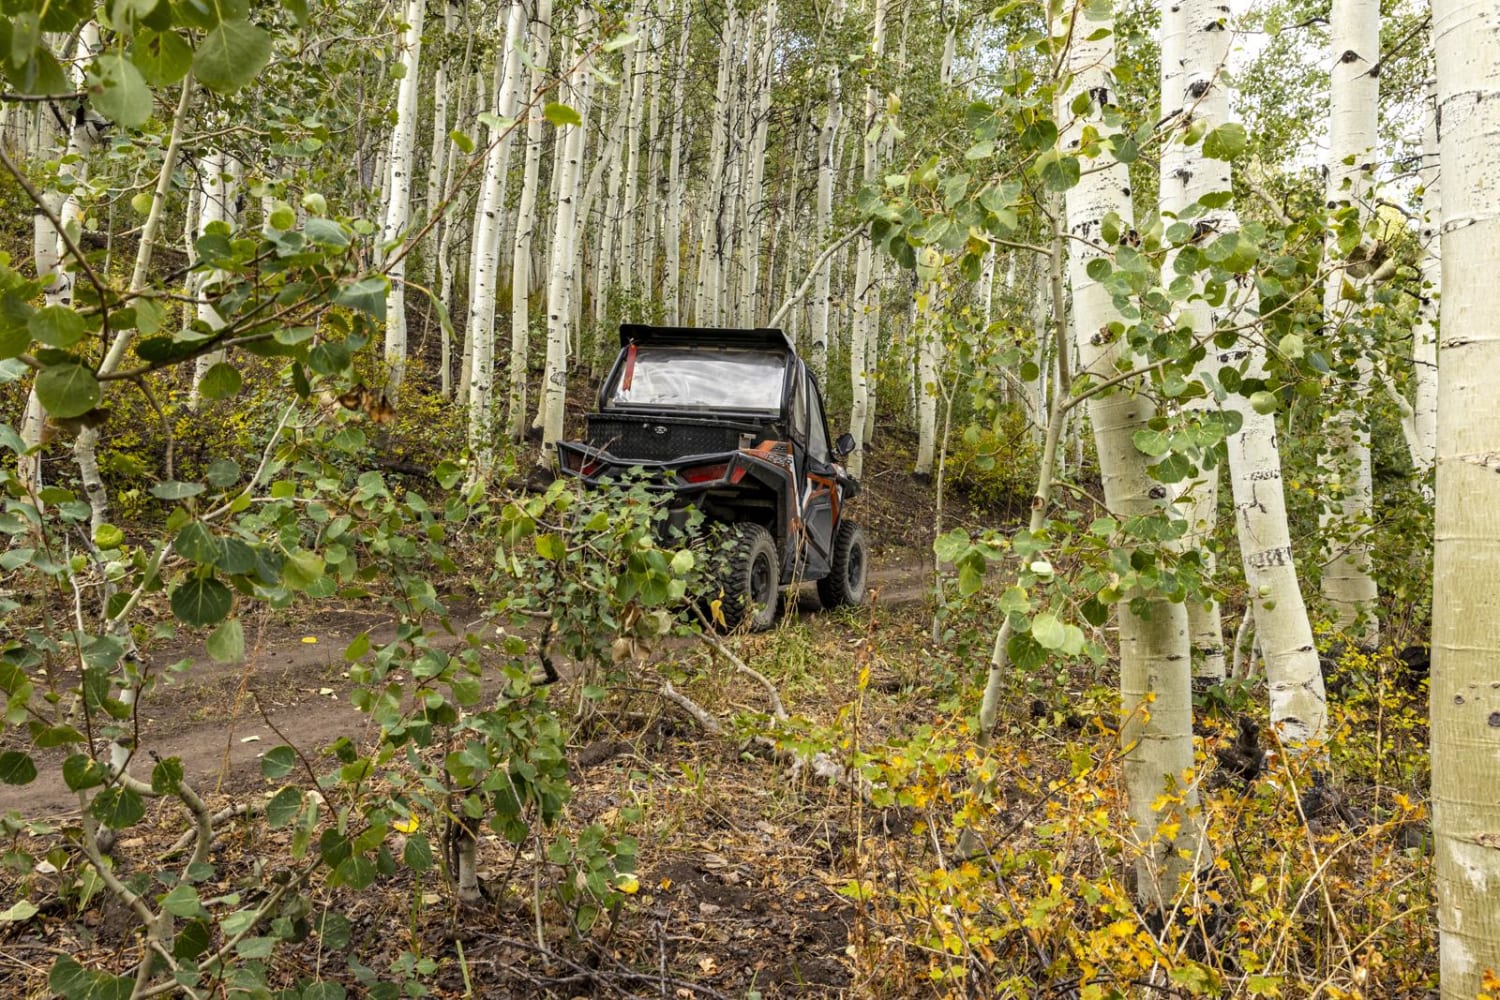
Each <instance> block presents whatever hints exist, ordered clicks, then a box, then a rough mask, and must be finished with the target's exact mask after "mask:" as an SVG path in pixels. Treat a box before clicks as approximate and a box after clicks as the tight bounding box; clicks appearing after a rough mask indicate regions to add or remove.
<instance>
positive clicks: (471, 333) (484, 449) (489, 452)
mask: <svg viewBox="0 0 1500 1000" xmlns="http://www.w3.org/2000/svg"><path fill="white" fill-rule="evenodd" d="M524 26H525V8H524V7H523V6H522V5H521V4H520V3H513V4H511V5H510V7H509V8H508V9H507V10H506V12H505V18H504V21H503V27H502V31H503V32H504V37H505V42H504V53H505V56H504V59H503V60H502V61H501V63H500V65H499V67H498V69H499V74H498V75H499V81H498V82H499V87H498V88H497V93H496V95H495V103H494V109H495V114H497V115H498V116H499V117H500V127H498V128H494V129H491V130H490V132H489V143H490V144H489V147H488V151H487V152H486V154H485V162H484V181H483V186H482V190H481V194H480V202H479V213H480V224H479V227H478V229H477V231H476V234H475V236H476V244H475V246H474V250H473V256H472V258H471V266H472V267H473V268H474V277H473V280H472V285H473V288H474V300H473V302H472V303H471V304H470V306H469V330H468V337H467V340H468V342H469V344H470V351H471V360H470V368H469V428H468V430H469V451H470V453H471V454H472V455H473V456H474V463H475V474H476V475H477V476H479V477H480V478H484V477H487V476H488V475H489V471H490V466H491V464H492V462H493V460H494V436H495V420H494V402H493V400H494V386H495V297H496V296H495V290H496V287H497V286H498V284H499V281H500V273H499V272H500V246H499V243H500V229H501V225H500V220H501V217H502V216H503V215H504V213H505V175H504V172H503V171H504V167H503V160H504V152H503V150H502V148H501V147H502V146H504V145H506V144H508V143H509V141H510V138H511V137H512V136H513V135H514V134H515V130H514V128H512V127H511V126H510V124H509V122H510V120H511V119H513V118H514V117H515V114H516V87H517V83H518V81H519V80H520V78H521V44H522V38H521V32H522V29H523V28H524Z"/></svg>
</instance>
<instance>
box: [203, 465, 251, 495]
mask: <svg viewBox="0 0 1500 1000" xmlns="http://www.w3.org/2000/svg"><path fill="white" fill-rule="evenodd" d="M241 474H242V473H241V470H240V463H238V462H236V461H235V460H234V459H232V458H216V459H214V460H213V461H212V462H210V463H208V473H207V474H206V475H205V477H204V478H206V479H207V480H208V482H209V485H211V486H214V487H216V488H218V489H221V490H222V489H223V488H224V487H226V486H233V485H234V484H235V483H237V482H239V481H240V475H241Z"/></svg>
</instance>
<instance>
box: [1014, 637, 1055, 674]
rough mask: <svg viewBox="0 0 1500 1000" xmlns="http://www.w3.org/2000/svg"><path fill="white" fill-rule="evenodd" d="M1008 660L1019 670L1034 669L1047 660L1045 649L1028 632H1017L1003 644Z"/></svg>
mask: <svg viewBox="0 0 1500 1000" xmlns="http://www.w3.org/2000/svg"><path fill="white" fill-rule="evenodd" d="M1005 652H1006V655H1008V656H1009V657H1010V662H1011V663H1012V664H1014V665H1015V666H1016V667H1018V668H1020V669H1021V670H1035V669H1037V668H1038V667H1040V666H1042V665H1043V664H1044V663H1046V662H1047V651H1046V650H1045V649H1043V648H1042V647H1041V645H1040V644H1038V643H1037V641H1036V639H1034V638H1032V635H1031V633H1030V632H1017V633H1016V634H1015V635H1013V636H1011V637H1010V641H1009V642H1007V643H1006V644H1005Z"/></svg>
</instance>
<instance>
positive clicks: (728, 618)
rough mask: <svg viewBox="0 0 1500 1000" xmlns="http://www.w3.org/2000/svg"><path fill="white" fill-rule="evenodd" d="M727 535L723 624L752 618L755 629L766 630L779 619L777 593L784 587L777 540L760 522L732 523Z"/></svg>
mask: <svg viewBox="0 0 1500 1000" xmlns="http://www.w3.org/2000/svg"><path fill="white" fill-rule="evenodd" d="M728 535H729V539H728V544H727V546H726V548H725V553H724V564H723V569H722V571H721V572H720V573H719V580H718V582H719V589H720V591H722V600H721V604H720V612H721V613H722V615H723V617H724V624H725V625H726V626H727V627H728V628H731V629H734V628H739V626H740V625H741V624H743V623H745V622H749V623H750V630H751V631H752V632H761V631H764V630H765V629H768V628H770V627H771V626H772V625H773V624H774V623H775V621H776V595H777V591H779V590H780V589H781V566H780V560H779V559H778V558H777V556H776V542H775V540H774V539H773V538H772V537H771V533H770V532H769V531H767V530H766V529H765V528H763V527H761V526H760V525H758V524H744V523H741V524H734V525H731V526H730V528H729V533H728ZM714 596H715V597H718V596H719V595H714Z"/></svg>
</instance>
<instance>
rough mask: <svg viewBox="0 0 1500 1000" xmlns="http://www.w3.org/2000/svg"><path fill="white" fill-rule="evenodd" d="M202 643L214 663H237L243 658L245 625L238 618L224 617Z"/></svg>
mask: <svg viewBox="0 0 1500 1000" xmlns="http://www.w3.org/2000/svg"><path fill="white" fill-rule="evenodd" d="M204 645H205V647H206V648H207V649H208V655H209V656H211V657H213V659H214V661H215V662H216V663H238V662H240V661H241V660H243V659H244V658H245V627H244V626H243V625H241V624H240V620H239V619H238V618H229V619H226V620H225V621H224V622H223V623H222V624H220V625H219V627H218V628H216V629H214V630H213V633H212V634H211V635H209V637H208V641H207V642H206V643H205V644H204Z"/></svg>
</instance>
